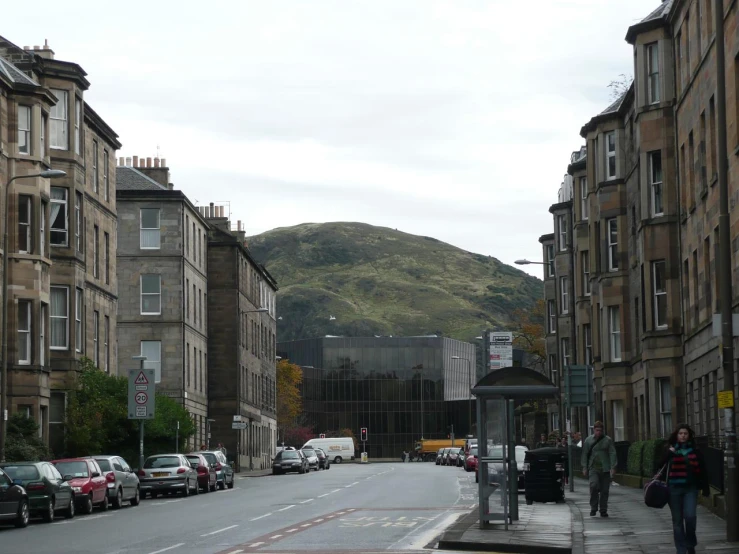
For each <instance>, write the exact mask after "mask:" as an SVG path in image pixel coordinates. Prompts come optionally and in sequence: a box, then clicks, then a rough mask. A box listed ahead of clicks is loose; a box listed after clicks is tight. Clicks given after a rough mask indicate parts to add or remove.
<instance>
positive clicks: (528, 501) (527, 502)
mask: <svg viewBox="0 0 739 554" xmlns="http://www.w3.org/2000/svg"><path fill="white" fill-rule="evenodd" d="M533 503H534V501H533V500H529V499H528V498H527V499H526V505H527V506H531V505H532V504H533Z"/></svg>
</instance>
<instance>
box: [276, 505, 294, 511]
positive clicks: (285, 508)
mask: <svg viewBox="0 0 739 554" xmlns="http://www.w3.org/2000/svg"><path fill="white" fill-rule="evenodd" d="M296 505H297V504H290V505H289V506H285V507H284V508H280V509H279V510H277V511H278V512H284V511H285V510H289V509H290V508H294V507H295V506H296Z"/></svg>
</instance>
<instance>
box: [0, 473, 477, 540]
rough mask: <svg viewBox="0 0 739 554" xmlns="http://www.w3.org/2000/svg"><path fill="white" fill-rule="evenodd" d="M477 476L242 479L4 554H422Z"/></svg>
mask: <svg viewBox="0 0 739 554" xmlns="http://www.w3.org/2000/svg"><path fill="white" fill-rule="evenodd" d="M474 485H475V482H474V474H473V473H466V472H464V471H463V470H462V469H459V468H451V467H441V466H436V465H434V464H430V463H406V464H401V463H395V464H366V465H358V464H344V465H333V466H331V468H330V469H329V470H328V471H320V472H311V473H310V474H307V475H298V474H288V475H278V476H272V475H269V476H266V477H241V478H238V479H237V480H236V486H235V487H234V488H233V489H231V490H228V489H227V490H224V491H217V492H214V493H207V494H203V493H201V494H200V495H198V496H190V497H189V498H182V497H160V498H158V499H156V500H152V499H146V500H143V501H142V502H141V504H140V505H139V506H138V507H130V506H128V505H125V506H124V507H123V508H122V509H120V510H112V509H111V510H109V511H108V512H100V511H97V510H96V511H95V512H93V514H92V515H88V516H79V515H78V516H77V517H75V518H74V519H72V520H65V519H62V518H60V517H59V518H57V519H56V520H55V521H54V523H51V524H44V523H42V522H40V521H39V520H34V521H33V522H32V523H31V525H29V526H28V527H27V528H26V529H15V528H13V527H1V528H0V552H2V554H67V553H69V554H164V553H167V554H190V553H197V554H247V553H253V552H258V553H260V554H264V553H268V552H269V553H272V552H278V553H280V554H287V553H289V552H305V551H310V552H321V553H336V554H339V553H349V552H357V553H359V552H363V553H374V552H383V553H384V554H387V553H388V552H404V553H405V554H409V553H411V552H421V551H424V550H425V547H426V546H428V545H429V544H430V543H432V542H433V541H434V539H435V538H436V537H437V536H438V535H439V534H440V533H441V531H442V530H443V529H444V528H446V527H448V526H449V525H451V524H452V523H453V522H454V521H455V520H456V519H457V518H458V517H460V516H461V515H462V514H464V513H466V511H465V510H469V509H470V508H471V507H472V506H473V505H475V504H476V501H475V500H476V493H475V489H474Z"/></svg>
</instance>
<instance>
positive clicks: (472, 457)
mask: <svg viewBox="0 0 739 554" xmlns="http://www.w3.org/2000/svg"><path fill="white" fill-rule="evenodd" d="M464 470H465V471H475V472H477V446H473V447H472V448H470V453H469V454H468V455H467V457H466V458H465V459H464Z"/></svg>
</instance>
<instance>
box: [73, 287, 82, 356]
mask: <svg viewBox="0 0 739 554" xmlns="http://www.w3.org/2000/svg"><path fill="white" fill-rule="evenodd" d="M74 293H75V296H74V349H75V350H76V351H77V352H82V308H83V298H84V296H83V295H82V289H74Z"/></svg>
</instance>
